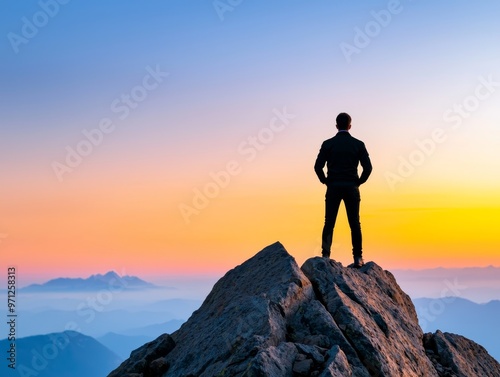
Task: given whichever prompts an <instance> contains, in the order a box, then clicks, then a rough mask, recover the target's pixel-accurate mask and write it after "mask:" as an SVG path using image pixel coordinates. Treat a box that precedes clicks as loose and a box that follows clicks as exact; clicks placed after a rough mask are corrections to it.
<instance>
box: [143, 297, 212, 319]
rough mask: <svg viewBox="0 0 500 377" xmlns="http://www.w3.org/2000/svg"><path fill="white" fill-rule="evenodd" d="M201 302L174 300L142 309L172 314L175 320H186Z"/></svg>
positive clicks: (154, 303) (144, 306)
mask: <svg viewBox="0 0 500 377" xmlns="http://www.w3.org/2000/svg"><path fill="white" fill-rule="evenodd" d="M202 302H203V301H202V300H190V299H182V298H174V299H168V300H161V301H156V302H153V303H149V304H145V305H143V306H142V308H143V310H148V311H161V312H163V313H165V312H167V313H170V314H173V315H174V316H175V317H176V318H184V319H188V318H189V317H190V316H191V314H193V312H194V311H195V310H196V309H198V308H199V307H200V306H201V304H202Z"/></svg>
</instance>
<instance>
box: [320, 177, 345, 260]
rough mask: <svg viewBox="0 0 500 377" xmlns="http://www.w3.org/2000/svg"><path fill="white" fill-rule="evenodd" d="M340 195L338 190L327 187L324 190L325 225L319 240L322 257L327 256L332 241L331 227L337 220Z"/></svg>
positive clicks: (328, 255)
mask: <svg viewBox="0 0 500 377" xmlns="http://www.w3.org/2000/svg"><path fill="white" fill-rule="evenodd" d="M341 200H342V195H341V193H340V191H339V190H338V189H337V190H335V189H334V188H333V187H329V188H328V189H327V190H326V196H325V225H324V226H323V234H322V241H321V252H322V255H323V256H324V257H327V258H329V257H330V252H331V247H332V241H333V228H334V227H335V221H336V220H337V213H338V212H339V206H340V201H341Z"/></svg>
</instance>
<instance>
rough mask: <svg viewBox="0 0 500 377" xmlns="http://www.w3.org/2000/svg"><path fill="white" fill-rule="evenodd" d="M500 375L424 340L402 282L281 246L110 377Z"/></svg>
mask: <svg viewBox="0 0 500 377" xmlns="http://www.w3.org/2000/svg"><path fill="white" fill-rule="evenodd" d="M118 376H120V377H170V376H176V377H177V376H185V377H188V376H193V377H194V376H196V377H198V376H206V377H213V376H230V377H233V376H321V377H323V376H339V377H340V376H342V377H345V376H354V377H365V376H366V377H370V376H381V377H382V376H398V377H400V376H405V377H411V376H429V377H431V376H432V377H433V376H436V377H437V376H471V377H472V376H500V365H499V364H498V363H497V362H496V361H495V360H494V359H493V358H492V357H491V356H490V355H489V354H488V353H487V352H486V350H484V348H482V347H481V346H479V345H477V344H476V343H474V342H472V341H470V340H468V339H466V338H463V337H461V336H459V335H454V334H446V333H445V334H443V333H441V332H437V333H435V334H425V336H424V334H423V333H422V330H421V329H420V327H419V325H418V321H417V316H416V312H415V308H414V307H413V304H412V302H411V300H410V298H409V297H408V295H406V294H405V293H404V292H403V291H402V290H401V288H400V287H399V286H398V284H397V282H396V280H395V279H394V277H393V275H392V274H391V273H390V272H388V271H384V270H383V269H382V268H380V267H379V266H378V265H376V264H375V263H373V262H369V263H367V264H366V265H365V266H363V267H362V268H360V269H352V268H347V267H343V266H342V265H341V264H340V263H338V262H335V261H333V260H326V259H324V258H319V257H316V258H311V259H309V260H307V261H306V262H305V263H304V265H303V266H302V268H299V266H298V265H297V263H296V262H295V259H294V258H293V257H292V256H291V255H290V254H288V253H287V251H286V250H285V249H284V247H283V246H282V245H281V244H280V243H275V244H273V245H270V246H268V247H266V248H265V249H263V250H262V251H260V252H259V253H257V254H256V255H255V256H254V257H252V258H251V259H249V260H247V261H246V262H245V263H243V264H242V265H240V266H237V267H235V268H234V269H232V270H231V271H229V272H228V273H226V275H225V276H224V277H222V278H221V279H220V280H219V281H218V282H217V283H216V284H215V286H214V288H213V290H212V291H211V293H210V294H209V295H208V296H207V298H206V299H205V301H204V302H203V304H202V305H201V307H200V309H198V310H197V311H195V312H194V313H193V315H192V316H191V318H189V320H188V321H187V322H186V323H185V324H184V325H183V326H182V327H181V328H180V329H179V330H178V331H176V332H175V333H173V334H171V335H168V334H163V335H162V336H160V337H159V338H158V339H156V340H155V341H153V342H150V343H148V344H145V345H144V346H142V347H141V348H139V349H138V350H136V351H134V352H132V354H131V356H130V358H129V359H128V360H126V361H125V362H123V364H122V365H121V366H120V367H119V368H118V369H116V370H115V371H113V372H112V373H111V374H110V375H109V377H118Z"/></svg>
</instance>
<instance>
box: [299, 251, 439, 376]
mask: <svg viewBox="0 0 500 377" xmlns="http://www.w3.org/2000/svg"><path fill="white" fill-rule="evenodd" d="M302 270H303V271H304V273H305V274H306V276H307V277H308V278H309V280H310V281H311V282H312V284H313V287H314V290H315V292H316V295H317V297H318V298H319V300H320V301H321V302H322V303H323V304H324V306H325V308H326V309H327V310H328V312H329V313H330V314H331V315H332V317H333V319H334V321H335V322H336V323H337V324H338V326H339V328H340V329H341V330H342V333H343V334H344V336H345V338H346V339H347V341H348V342H349V343H350V344H351V345H352V346H353V347H354V349H355V353H356V354H357V355H358V357H359V359H360V360H361V362H362V364H363V365H364V366H365V368H367V369H368V371H370V372H371V374H372V375H373V374H374V373H375V371H376V373H378V375H380V376H399V375H404V376H408V377H410V376H437V373H436V371H435V370H434V368H433V365H432V363H431V362H430V360H429V359H428V358H427V357H426V354H425V350H424V348H423V346H422V337H423V333H422V330H421V329H420V327H419V326H418V320H417V314H416V312H415V308H414V306H413V304H412V302H411V299H410V297H409V296H408V295H406V294H405V293H404V292H403V291H402V290H401V289H400V288H399V286H398V284H397V283H396V280H395V279H394V277H393V275H392V274H391V273H390V272H387V271H384V270H382V269H381V268H380V267H379V266H377V265H376V264H375V263H373V262H370V263H367V264H366V265H364V266H363V267H362V268H360V269H353V268H344V267H342V265H341V264H340V263H338V262H334V261H332V260H326V259H324V258H312V259H309V260H307V261H306V262H305V263H304V266H303V267H302ZM341 348H342V346H341ZM350 355H351V353H349V354H346V356H347V358H348V360H349V361H350V363H351V364H352V363H353V360H352V357H350ZM415 360H419V362H418V363H415ZM356 375H357V374H356Z"/></svg>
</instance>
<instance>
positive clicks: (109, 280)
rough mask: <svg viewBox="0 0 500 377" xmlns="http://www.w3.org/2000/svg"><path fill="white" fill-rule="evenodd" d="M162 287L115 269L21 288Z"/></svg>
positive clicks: (22, 289)
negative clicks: (84, 277) (120, 272)
mask: <svg viewBox="0 0 500 377" xmlns="http://www.w3.org/2000/svg"><path fill="white" fill-rule="evenodd" d="M155 288H160V287H159V286H157V285H154V284H152V283H148V282H146V281H144V280H141V279H139V278H138V277H136V276H128V275H125V276H120V275H118V274H117V273H116V272H114V271H109V272H107V273H105V274H104V275H101V274H96V275H91V276H90V277H88V278H86V279H83V278H56V279H52V280H49V281H48V282H46V283H43V284H31V285H28V286H26V287H24V288H21V289H20V290H21V291H23V292H61V291H62V292H80V291H99V290H103V289H107V290H112V291H122V290H141V289H155Z"/></svg>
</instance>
